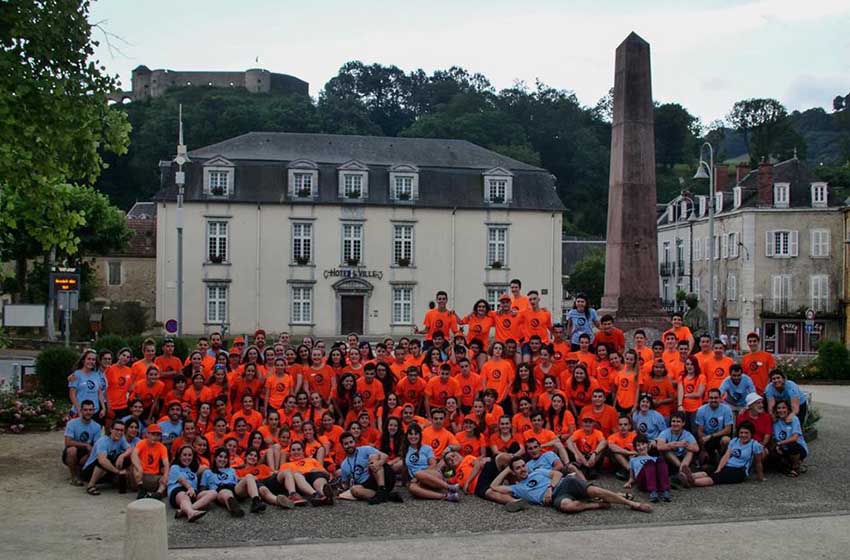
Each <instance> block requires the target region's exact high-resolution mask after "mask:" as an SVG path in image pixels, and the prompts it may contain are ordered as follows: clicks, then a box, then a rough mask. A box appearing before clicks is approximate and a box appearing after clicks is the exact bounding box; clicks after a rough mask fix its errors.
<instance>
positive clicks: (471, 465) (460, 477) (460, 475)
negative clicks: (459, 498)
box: [449, 453, 481, 494]
mask: <svg viewBox="0 0 850 560" xmlns="http://www.w3.org/2000/svg"><path fill="white" fill-rule="evenodd" d="M477 459H478V456H477V455H474V454H472V453H470V454H469V455H467V456H465V457H464V458H463V460H462V461H461V462H460V464H459V465H458V466H457V467H456V468H455V474H454V476H453V477H451V478H450V479H449V480H450V481H451V483H452V484H458V485H460V486H461V487H464V485H466V484H467V480H469V477H470V476H472V471H473V470H475V461H476V460H477ZM479 474H481V471H480V470H479V471H478V474H476V475H475V477H474V478H473V479H472V480H469V485H467V486H466V492H467V493H468V494H473V493H475V485H476V484H478V475H479Z"/></svg>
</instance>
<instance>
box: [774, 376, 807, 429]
mask: <svg viewBox="0 0 850 560" xmlns="http://www.w3.org/2000/svg"><path fill="white" fill-rule="evenodd" d="M764 396H765V398H766V399H767V409H768V410H773V407H775V406H776V403H777V402H778V401H788V402H789V403H791V413H792V414H793V415H794V416H796V417H797V418H799V419H800V425H801V426H805V425H806V415H807V414H808V412H809V407H808V403H807V402H806V393H804V392H803V390H802V389H800V386H799V385H797V384H796V383H794V382H793V381H789V380H788V379H785V374H784V373H782V372H781V371H779V370H778V369H775V370H773V371H771V372H770V383H768V384H767V387H765V388H764Z"/></svg>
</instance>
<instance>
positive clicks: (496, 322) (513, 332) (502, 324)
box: [493, 294, 524, 342]
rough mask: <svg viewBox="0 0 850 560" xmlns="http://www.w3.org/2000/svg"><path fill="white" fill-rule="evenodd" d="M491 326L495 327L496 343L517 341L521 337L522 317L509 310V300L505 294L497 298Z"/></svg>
mask: <svg viewBox="0 0 850 560" xmlns="http://www.w3.org/2000/svg"><path fill="white" fill-rule="evenodd" d="M493 326H495V327H496V341H498V342H505V341H507V340H508V339H511V340H514V341H519V340H520V339H521V338H522V335H523V330H524V327H523V320H522V315H517V312H516V311H512V310H511V298H510V297H509V296H508V295H507V294H506V295H503V296H502V297H501V298H499V308H498V310H496V312H495V313H493Z"/></svg>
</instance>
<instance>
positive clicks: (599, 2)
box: [90, 0, 850, 124]
mask: <svg viewBox="0 0 850 560" xmlns="http://www.w3.org/2000/svg"><path fill="white" fill-rule="evenodd" d="M90 21H91V22H92V23H97V24H98V28H97V29H95V30H94V38H95V39H96V40H98V41H100V46H99V47H98V48H97V49H96V53H95V54H96V57H97V58H98V59H99V60H100V62H101V63H102V64H103V65H104V66H106V70H107V72H109V73H110V74H117V75H118V76H119V77H120V79H121V82H122V84H123V86H124V89H127V90H129V89H130V71H131V70H132V69H133V68H135V67H136V66H138V65H140V64H144V65H146V66H148V67H149V68H150V69H152V70H153V69H157V68H168V69H172V70H245V69H248V68H256V67H259V68H265V69H268V70H270V71H272V72H279V73H284V74H291V75H293V76H297V77H299V78H301V79H302V80H306V81H307V82H309V83H310V94H311V95H312V96H313V97H316V96H318V94H319V92H320V90H321V88H322V87H323V86H324V84H325V82H327V80H328V79H330V78H331V77H333V76H334V75H336V73H337V71H338V69H339V67H340V66H342V65H343V64H344V63H345V62H347V61H350V60H360V61H363V62H365V63H373V62H377V63H381V64H384V65H396V66H398V67H399V68H401V69H402V70H405V71H411V70H414V69H417V68H422V69H423V70H425V71H426V72H428V73H430V72H432V71H433V70H436V69H444V68H449V67H451V66H461V67H464V68H466V69H467V70H469V71H470V72H480V73H482V74H484V75H485V76H487V77H488V78H489V80H490V81H491V83H492V84H493V86H494V87H496V88H497V89H501V88H505V87H510V86H512V85H514V83H516V82H517V81H522V82H526V83H527V84H529V85H533V84H534V82H535V81H536V80H538V79H539V80H540V81H542V82H545V83H546V84H547V85H550V86H552V87H556V88H559V89H566V90H571V91H574V92H575V93H576V95H577V96H578V98H579V100H580V101H581V102H582V103H583V104H585V105H589V106H593V105H595V104H596V101H597V100H598V99H599V98H600V97H602V96H604V95H605V93H606V92H607V91H608V89H609V88H610V87H611V86H612V85H613V81H614V50H615V49H616V47H617V45H618V44H619V43H620V42H621V41H622V40H623V39H625V37H626V36H627V35H628V34H629V33H630V32H632V31H635V32H636V33H638V34H639V35H640V36H642V37H643V38H644V39H645V40H647V41H648V42H649V43H650V45H651V51H652V71H653V76H652V82H653V96H654V98H655V100H656V101H659V102H662V103H664V102H677V103H680V104H682V105H683V106H684V107H686V108H687V109H688V110H689V111H690V112H691V113H692V114H694V115H696V116H698V117H700V118H701V119H702V121H703V122H704V123H706V124H709V123H711V122H712V121H714V120H716V119H722V118H723V117H724V115H726V114H727V113H728V112H729V110H730V109H731V107H732V105H733V103H734V102H735V101H738V100H741V99H747V98H752V97H772V98H776V99H779V100H780V101H781V102H782V103H783V104H785V106H786V107H787V108H788V109H789V111H793V110H805V109H808V108H810V107H823V108H825V109H826V110H827V111H831V110H832V99H833V98H834V97H835V96H836V95H847V94H848V93H850V2H848V1H846V0H843V1H842V0H805V1H802V2H801V1H799V0H750V1H746V0H745V1H740V0H739V1H733V0H704V1H702V2H692V1H687V0H684V1H683V0H595V1H585V0H560V1H548V0H525V1H522V2H520V1H516V0H514V1H505V0H487V1H483V0H467V1H458V0H455V1H453V2H451V1H443V0H428V1H419V2H408V1H404V0H395V1H385V0H357V1H356V2H355V1H350V0H349V1H341V0H335V1H330V0H328V1H323V0H312V1H311V2H304V1H298V2H294V1H290V0H278V1H273V0H239V1H233V0H231V1H223V0H203V1H198V0H180V1H175V0H171V1H168V2H166V1H163V0H144V1H143V2H137V1H130V0H97V1H96V2H94V4H93V6H92V10H91V16H90ZM110 46H111V47H110Z"/></svg>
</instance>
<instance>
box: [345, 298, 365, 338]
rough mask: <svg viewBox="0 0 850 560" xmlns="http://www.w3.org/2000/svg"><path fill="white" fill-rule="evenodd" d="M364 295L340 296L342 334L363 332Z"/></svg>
mask: <svg viewBox="0 0 850 560" xmlns="http://www.w3.org/2000/svg"><path fill="white" fill-rule="evenodd" d="M363 297H364V296H349V295H341V296H340V298H339V299H340V313H341V317H340V322H339V323H340V330H341V331H342V333H341V334H348V333H357V334H363Z"/></svg>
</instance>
